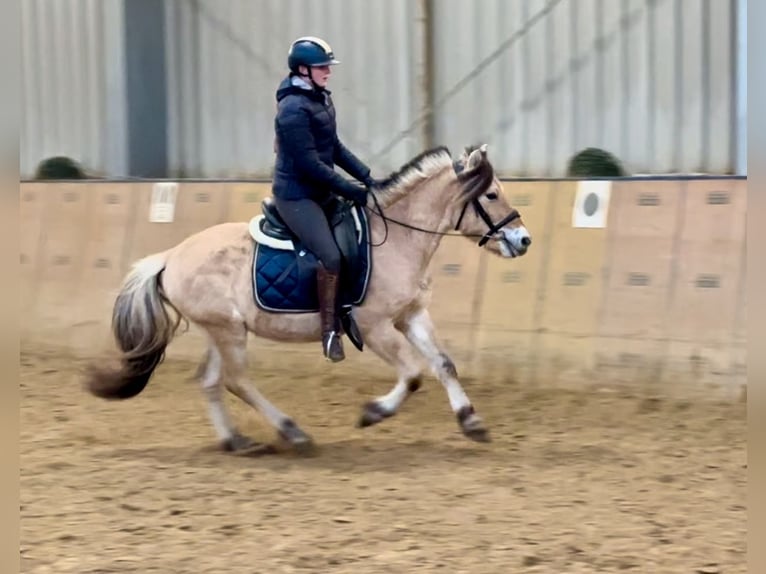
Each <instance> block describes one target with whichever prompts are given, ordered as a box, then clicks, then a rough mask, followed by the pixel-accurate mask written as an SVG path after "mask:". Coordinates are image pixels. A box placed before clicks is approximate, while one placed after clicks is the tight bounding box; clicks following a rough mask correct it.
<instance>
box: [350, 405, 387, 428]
mask: <svg viewBox="0 0 766 574" xmlns="http://www.w3.org/2000/svg"><path fill="white" fill-rule="evenodd" d="M394 414H395V413H392V412H390V411H387V410H386V409H384V408H383V407H382V406H380V404H378V403H376V402H375V401H370V402H369V403H367V404H365V405H364V407H363V408H362V416H360V417H359V421H358V422H357V423H356V426H357V428H366V427H371V426H372V425H376V424H378V423H379V422H381V421H384V420H385V419H387V418H389V417H392V416H394Z"/></svg>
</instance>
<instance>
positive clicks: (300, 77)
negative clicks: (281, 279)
mask: <svg viewBox="0 0 766 574" xmlns="http://www.w3.org/2000/svg"><path fill="white" fill-rule="evenodd" d="M339 63H340V62H338V60H336V59H335V57H334V54H333V51H332V48H331V47H330V45H329V44H328V43H327V42H325V41H324V40H322V39H320V38H315V37H311V36H307V37H303V38H298V39H297V40H295V41H294V42H293V43H292V45H291V46H290V50H289V52H288V56H287V65H288V67H289V69H290V72H289V74H288V75H287V77H285V78H284V79H283V80H282V82H281V83H280V84H279V87H278V88H277V92H276V98H277V115H276V118H275V120H274V129H275V132H276V140H275V151H276V153H277V158H276V165H275V170H274V182H273V195H274V204H275V207H276V208H277V211H278V212H279V214H280V215H281V216H282V219H283V220H284V222H285V223H286V224H287V226H288V227H289V228H290V230H291V231H292V232H293V233H295V235H297V236H298V238H299V239H300V241H301V242H302V243H303V245H304V246H305V247H306V248H307V249H308V250H309V251H311V252H312V253H313V254H314V255H315V256H316V257H317V259H318V260H319V268H318V270H317V287H318V296H319V312H320V317H321V324H322V349H323V352H324V355H325V357H326V358H328V359H329V360H331V361H333V362H337V361H342V360H343V359H344V358H345V354H344V352H343V344H342V341H341V338H340V326H339V321H338V312H337V307H338V305H337V297H338V275H339V273H340V267H341V254H340V251H339V249H338V246H337V244H336V243H335V240H334V238H333V234H332V232H331V230H330V226H329V223H328V220H327V216H326V214H325V211H324V208H325V207H327V206H328V204H329V200H331V199H333V194H338V195H340V196H342V197H345V198H346V199H349V200H351V201H352V202H354V203H356V204H358V205H366V203H367V192H368V190H367V188H369V187H371V186H372V185H374V184H375V180H374V179H372V178H371V177H370V168H369V167H367V166H366V165H365V164H364V163H363V162H362V161H361V160H359V158H357V157H356V156H355V155H354V154H353V153H351V152H350V151H349V150H348V149H347V148H346V147H345V146H344V145H343V144H342V143H341V142H340V140H339V139H338V135H337V133H336V125H335V107H334V105H333V102H332V99H331V97H330V91H329V90H327V89H326V86H327V81H328V80H329V78H330V66H332V65H334V64H339ZM335 164H337V165H338V166H339V167H341V168H342V169H343V170H344V171H346V172H347V173H348V174H349V175H351V176H352V177H354V178H355V179H356V180H358V181H359V182H361V183H363V184H364V185H359V184H356V183H352V182H351V181H349V180H347V179H345V178H343V177H341V175H340V174H338V173H337V172H335V171H334V165H335Z"/></svg>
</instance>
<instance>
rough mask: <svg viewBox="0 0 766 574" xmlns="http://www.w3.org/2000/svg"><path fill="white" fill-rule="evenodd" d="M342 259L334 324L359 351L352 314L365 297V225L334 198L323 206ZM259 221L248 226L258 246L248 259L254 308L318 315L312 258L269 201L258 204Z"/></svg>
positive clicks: (355, 210) (360, 212)
mask: <svg viewBox="0 0 766 574" xmlns="http://www.w3.org/2000/svg"><path fill="white" fill-rule="evenodd" d="M323 209H324V211H325V214H326V215H327V219H328V222H329V224H330V229H331V230H332V234H333V237H334V239H335V243H336V244H337V245H338V249H339V250H340V254H341V272H340V276H339V286H338V305H339V318H340V321H341V326H342V327H343V330H344V332H345V333H346V334H347V335H348V336H349V339H350V340H351V342H352V343H353V344H354V346H355V347H357V348H358V349H359V350H362V348H363V342H362V337H361V334H360V333H359V330H358V328H357V327H356V324H355V323H354V318H353V315H352V309H353V306H354V305H360V304H361V303H362V302H363V301H364V298H365V296H366V293H367V286H368V283H369V279H370V275H371V264H372V259H371V252H370V244H369V233H370V230H369V225H368V220H367V215H366V213H365V211H364V209H362V208H359V207H357V206H355V205H353V204H351V203H349V202H347V201H344V200H342V199H339V198H332V199H331V200H330V201H329V202H328V203H327V204H325V205H323ZM261 210H262V215H258V216H255V217H254V218H253V219H252V220H251V221H250V225H249V229H250V235H251V236H252V237H253V239H255V241H256V242H257V246H256V253H255V257H254V258H253V287H254V292H255V298H256V304H257V305H258V306H259V307H260V308H262V309H264V310H267V311H276V312H282V313H312V312H318V311H319V301H318V294H317V284H316V270H317V267H318V264H319V261H318V259H317V258H316V256H315V255H314V254H313V253H311V252H309V250H308V249H306V248H305V247H304V246H303V245H302V244H301V241H300V239H299V238H298V237H297V236H296V235H295V234H293V232H292V231H291V230H290V228H289V227H288V226H287V224H286V223H285V222H284V221H283V220H282V218H281V216H280V215H279V212H278V211H277V209H276V206H275V205H274V202H273V199H272V198H271V197H267V198H265V199H264V200H263V201H262V203H261Z"/></svg>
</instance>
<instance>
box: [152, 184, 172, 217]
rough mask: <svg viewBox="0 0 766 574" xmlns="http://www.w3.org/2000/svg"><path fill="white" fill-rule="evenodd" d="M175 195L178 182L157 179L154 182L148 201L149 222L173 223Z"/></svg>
mask: <svg viewBox="0 0 766 574" xmlns="http://www.w3.org/2000/svg"><path fill="white" fill-rule="evenodd" d="M177 196H178V183H176V182H175V181H158V182H157V183H155V184H154V186H153V187H152V198H151V201H150V202H149V221H150V222H151V223H173V219H174V218H175V213H176V197H177Z"/></svg>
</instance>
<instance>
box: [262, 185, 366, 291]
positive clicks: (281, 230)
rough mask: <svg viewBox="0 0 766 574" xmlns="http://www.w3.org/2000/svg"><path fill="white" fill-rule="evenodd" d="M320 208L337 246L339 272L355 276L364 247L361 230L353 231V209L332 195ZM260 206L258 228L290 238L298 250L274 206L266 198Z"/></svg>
mask: <svg viewBox="0 0 766 574" xmlns="http://www.w3.org/2000/svg"><path fill="white" fill-rule="evenodd" d="M322 207H323V209H324V212H325V215H326V216H327V220H328V222H329V223H330V229H331V230H332V233H333V237H334V239H335V243H336V245H337V246H338V249H340V253H341V260H342V262H343V268H344V269H343V270H342V273H341V274H342V275H344V274H349V275H351V276H352V277H355V276H356V273H357V272H358V271H360V270H361V263H362V262H361V261H360V255H361V253H362V249H364V246H363V245H361V243H360V239H361V237H362V236H363V234H362V233H361V230H360V233H359V234H358V233H357V229H356V220H355V219H354V215H353V210H354V209H356V208H355V207H354V205H353V204H351V203H349V202H347V201H344V200H341V199H334V198H333V199H331V200H330V201H329V202H328V203H327V204H325V205H323V206H322ZM261 209H262V211H263V216H264V218H263V223H262V224H261V231H263V232H264V233H265V234H266V235H268V236H270V237H273V238H274V239H281V240H290V241H292V242H293V245H295V246H296V248H298V249H300V248H301V241H300V239H299V238H298V237H297V236H296V235H295V234H294V233H293V232H292V231H291V230H290V228H289V227H288V226H287V224H286V223H285V222H284V221H283V220H282V217H281V216H280V215H279V212H278V211H277V207H276V205H274V202H273V200H272V199H271V198H270V197H267V198H265V199H264V200H263V202H262V203H261ZM359 221H360V223H361V222H362V221H363V220H362V219H359ZM341 281H342V278H341Z"/></svg>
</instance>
